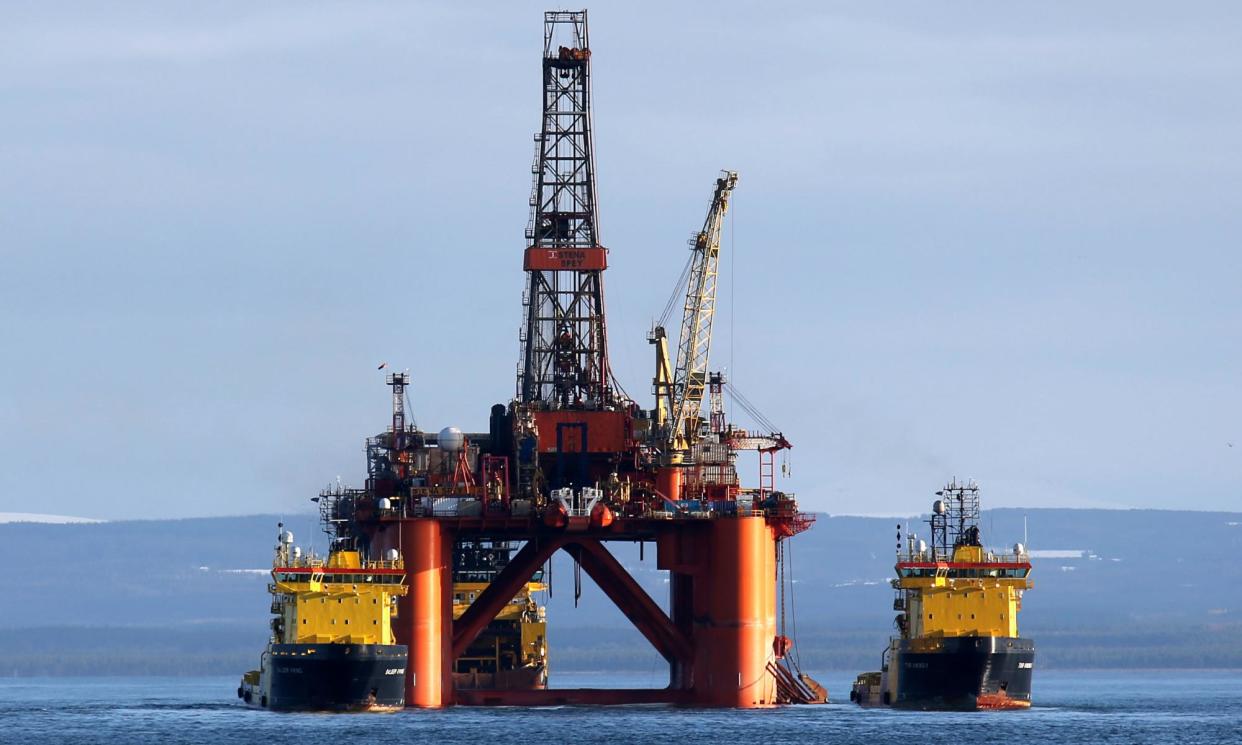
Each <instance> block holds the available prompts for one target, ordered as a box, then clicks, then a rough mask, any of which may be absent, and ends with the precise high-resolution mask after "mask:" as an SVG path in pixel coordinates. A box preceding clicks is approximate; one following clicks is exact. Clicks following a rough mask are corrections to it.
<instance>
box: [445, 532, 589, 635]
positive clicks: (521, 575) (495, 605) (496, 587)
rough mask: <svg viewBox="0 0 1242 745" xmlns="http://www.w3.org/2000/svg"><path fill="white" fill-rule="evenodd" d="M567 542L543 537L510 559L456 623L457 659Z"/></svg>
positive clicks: (529, 543)
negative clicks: (537, 570)
mask: <svg viewBox="0 0 1242 745" xmlns="http://www.w3.org/2000/svg"><path fill="white" fill-rule="evenodd" d="M564 542H565V539H564V538H560V537H553V538H541V539H535V540H530V541H527V542H526V545H524V546H522V548H521V550H520V551H518V552H517V553H516V554H514V555H513V557H512V558H511V559H509V563H508V564H507V565H506V566H505V568H504V569H502V570H501V572H500V574H498V575H496V578H495V579H494V580H492V582H491V584H489V585H488V586H487V588H486V589H484V590H483V592H481V593H479V596H478V597H476V598H475V599H474V602H472V603H471V604H470V607H469V608H467V609H466V612H465V613H462V614H461V618H459V619H457V620H456V621H455V622H454V623H453V659H457V658H458V657H461V656H462V655H463V654H465V653H466V649H467V648H469V647H470V643H471V642H473V641H474V640H475V639H476V638H478V636H479V634H480V633H482V631H483V629H485V628H487V625H488V624H489V623H491V622H492V619H494V618H495V617H496V615H497V614H499V613H500V611H501V610H502V609H503V608H504V607H505V606H506V605H508V604H509V602H510V601H512V600H513V597H514V596H515V595H517V594H518V591H519V590H521V589H522V586H523V585H525V584H526V583H527V582H529V581H530V578H531V576H532V575H533V574H534V573H535V570H536V569H538V568H539V567H540V566H542V565H543V563H544V562H545V561H547V560H548V558H549V557H551V556H552V554H554V553H556V551H557V549H559V548H560V547H561V546H562V545H563V544H564Z"/></svg>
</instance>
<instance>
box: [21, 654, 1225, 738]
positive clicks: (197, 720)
mask: <svg viewBox="0 0 1242 745" xmlns="http://www.w3.org/2000/svg"><path fill="white" fill-rule="evenodd" d="M816 677H818V678H819V679H820V680H821V681H822V682H823V683H824V684H825V685H826V686H827V687H828V690H829V693H830V695H831V696H832V697H833V698H834V701H833V703H831V704H829V705H827V706H790V707H783V708H779V709H769V710H751V711H721V710H695V709H680V708H675V707H669V706H655V705H650V706H617V707H589V706H555V707H543V708H530V709H525V708H465V707H458V708H453V709H445V710H440V711H418V710H407V711H404V712H399V713H393V714H276V713H271V712H267V711H260V710H256V709H251V708H248V707H246V706H244V705H243V704H242V703H241V702H240V701H238V699H237V698H236V690H237V680H236V679H235V678H7V679H3V680H0V743H15V744H16V743H23V744H24V743H65V744H67V745H73V744H76V743H107V744H108V745H120V744H122V743H185V744H186V745H199V744H202V743H212V744H215V743H229V744H233V743H267V744H279V743H298V744H299V745H317V744H319V743H324V744H329V743H330V744H331V745H341V743H347V742H366V743H394V744H395V743H418V742H429V743H440V744H450V743H471V744H472V745H478V744H479V743H486V744H487V745H548V744H549V743H561V742H566V743H631V742H641V743H662V742H675V743H679V744H689V743H713V745H723V744H724V743H746V744H747V745H768V744H769V743H801V744H803V745H810V744H811V743H853V742H858V743H901V744H902V745H935V744H937V743H946V744H948V743H953V744H955V745H956V744H958V743H1003V744H1004V745H1035V744H1036V743H1058V744H1065V743H1242V671H1208V672H1205V671H1184V672H1182V671H1177V672H1170V671H1108V672H1102V671H1090V672H1071V671H1054V670H1046V671H1038V672H1037V674H1036V676H1035V687H1034V700H1035V705H1034V707H1033V708H1032V709H1031V710H1029V711H1010V712H977V713H952V712H904V711H891V710H886V709H861V708H859V707H857V706H854V705H853V704H850V703H849V700H848V695H849V685H850V682H851V681H852V679H853V675H852V674H849V673H845V672H839V673H824V674H821V675H818V676H816ZM652 682H653V681H651V680H649V676H645V675H638V676H635V675H620V676H611V675H609V676H603V675H581V674H565V673H563V674H560V675H556V676H555V677H554V680H553V684H554V685H555V686H556V687H566V688H572V687H646V686H650V685H651V684H652Z"/></svg>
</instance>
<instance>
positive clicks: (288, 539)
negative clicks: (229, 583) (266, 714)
mask: <svg viewBox="0 0 1242 745" xmlns="http://www.w3.org/2000/svg"><path fill="white" fill-rule="evenodd" d="M404 583H405V569H404V564H403V562H402V560H401V557H400V554H399V552H397V551H396V550H395V549H390V550H389V551H388V552H387V553H386V556H385V558H384V559H383V560H378V561H368V560H365V559H364V558H363V557H362V554H361V553H360V552H359V551H358V550H357V549H356V548H355V547H354V546H352V545H350V543H349V541H348V539H335V540H333V542H332V544H331V547H330V549H329V552H328V556H327V557H326V558H319V557H316V556H314V555H313V554H311V555H307V556H303V555H302V551H301V549H299V548H297V547H295V546H294V545H293V534H292V533H291V532H290V531H287V530H284V526H283V525H278V536H277V542H276V548H275V557H274V559H273V561H272V582H271V583H270V584H269V585H268V588H267V589H268V592H269V593H271V595H272V616H273V617H272V619H271V628H272V635H271V638H270V640H269V641H268V645H267V648H266V649H265V650H264V651H263V654H262V656H261V657H260V662H259V669H258V670H251V671H250V672H247V673H246V674H245V675H244V676H242V680H241V685H240V686H238V688H237V696H238V698H240V699H242V700H243V701H245V702H246V703H247V704H250V705H253V706H257V707H261V708H265V709H273V710H283V711H297V710H308V711H316V710H321V711H383V710H395V709H399V708H401V707H403V706H404V705H405V668H406V659H407V651H406V647H405V645H402V644H396V643H395V642H394V639H393V630H392V619H393V618H394V617H395V615H396V612H397V605H396V602H397V598H398V597H400V596H402V595H404V594H405V593H406V586H405V584H404Z"/></svg>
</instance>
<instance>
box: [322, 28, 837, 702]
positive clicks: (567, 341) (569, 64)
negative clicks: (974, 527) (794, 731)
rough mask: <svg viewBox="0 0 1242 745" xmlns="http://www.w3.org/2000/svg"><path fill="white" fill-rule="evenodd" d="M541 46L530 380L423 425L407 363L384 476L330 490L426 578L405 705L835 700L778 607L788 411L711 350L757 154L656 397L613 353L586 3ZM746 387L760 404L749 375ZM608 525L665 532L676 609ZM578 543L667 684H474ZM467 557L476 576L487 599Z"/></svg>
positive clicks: (354, 521)
mask: <svg viewBox="0 0 1242 745" xmlns="http://www.w3.org/2000/svg"><path fill="white" fill-rule="evenodd" d="M542 64H543V121H542V128H541V131H540V132H539V134H537V135H536V136H535V143H536V150H537V153H536V157H535V161H534V164H533V166H532V172H533V174H534V186H533V190H532V194H531V199H530V205H531V217H530V222H529V224H528V226H527V228H526V249H525V255H524V262H523V268H524V270H525V272H526V280H527V282H526V288H525V291H524V293H523V308H524V313H525V323H524V326H523V330H522V332H521V347H522V356H521V361H520V364H519V372H518V378H517V386H516V397H515V399H514V400H513V401H512V402H510V403H509V404H508V405H504V404H496V405H494V406H492V407H491V412H490V417H489V426H488V431H487V432H474V433H463V432H461V431H459V430H456V429H454V428H444V429H443V430H440V431H438V432H425V431H423V430H420V429H419V428H418V427H417V426H416V425H415V424H414V423H413V421H412V417H409V416H407V386H408V384H409V375H408V373H392V374H389V375H388V376H387V383H388V384H389V385H390V386H391V388H392V397H393V407H392V422H391V426H390V427H389V428H388V429H387V431H385V432H382V433H380V434H378V435H376V436H375V437H372V438H370V439H369V440H368V441H367V456H368V478H367V481H366V485H365V487H364V488H361V489H347V488H342V487H333V488H329V489H328V490H325V491H324V492H323V493H322V494H321V495H320V496H319V497H318V501H319V504H320V509H321V510H322V511H323V514H324V517H325V519H326V521H327V522H328V524H329V525H330V526H331V531H332V534H333V540H334V545H347V546H349V547H350V549H351V550H356V551H359V552H360V553H361V555H362V556H364V557H367V556H369V557H376V556H384V555H396V553H395V552H399V554H400V555H401V556H402V557H404V571H405V585H406V586H407V587H408V592H406V593H405V594H404V595H402V596H400V598H399V600H398V605H397V609H398V610H397V616H396V618H395V620H394V621H393V630H394V633H395V636H396V641H397V642H398V643H400V644H403V645H406V646H407V647H408V665H407V668H406V670H405V705H406V706H416V707H441V706H449V705H454V704H468V705H543V704H554V703H589V704H621V703H648V702H665V703H675V704H683V705H690V706H705V707H743V708H752V707H769V706H774V705H778V704H781V703H795V702H804V703H809V702H813V701H821V700H823V698H824V696H823V689H822V688H821V687H819V686H818V684H816V683H815V682H814V681H813V680H811V679H810V678H808V677H806V676H805V675H802V674H801V673H800V672H799V671H798V670H797V669H796V666H794V665H792V664H791V663H790V659H789V656H788V655H787V653H788V652H789V649H790V645H791V642H790V640H789V639H788V638H786V637H785V636H784V635H783V628H781V627H780V625H778V611H777V606H778V557H779V554H780V544H781V542H782V541H784V540H787V539H789V538H790V537H792V536H794V535H795V534H797V533H799V532H801V531H803V530H806V529H807V528H808V527H810V524H811V523H812V521H813V517H812V516H810V515H807V514H805V513H801V512H799V510H798V507H797V503H796V502H795V500H794V497H793V495H792V494H785V493H782V492H780V491H778V490H777V489H776V488H775V486H776V484H775V480H776V470H777V468H776V461H775V458H776V454H777V453H779V452H780V451H782V450H785V449H787V448H789V447H791V445H790V443H789V441H788V440H787V439H786V438H785V437H784V435H782V434H781V433H780V432H779V431H775V428H765V430H764V431H750V430H747V429H743V428H740V427H735V426H733V425H731V424H729V423H728V422H726V420H725V407H724V403H723V397H724V394H725V391H726V390H728V389H729V388H730V386H729V385H728V383H727V382H726V381H725V378H724V376H723V375H722V374H720V373H716V372H709V370H708V364H709V350H710V347H711V339H712V326H713V320H714V317H715V306H716V284H717V275H718V267H719V257H720V238H721V230H722V226H723V220H724V216H725V214H726V211H727V210H728V206H729V198H730V195H731V193H732V192H733V189H734V187H735V186H736V184H737V174H736V173H733V172H729V171H726V172H724V173H723V174H722V175H721V176H720V178H719V179H717V181H716V183H715V188H714V190H713V193H712V198H711V203H710V207H709V209H708V212H707V216H706V219H705V221H704V223H703V226H702V229H701V230H700V231H699V232H698V233H697V234H696V235H695V237H694V238H693V239H692V240H691V250H690V256H689V261H688V262H687V267H686V270H685V272H684V273H683V280H682V281H683V282H684V285H685V292H684V295H683V296H684V303H683V304H682V319H681V327H680V335H679V337H678V339H677V341H676V357H675V358H674V357H673V356H672V354H671V352H670V341H669V336H668V334H667V333H666V331H665V328H664V323H665V322H666V321H667V319H668V317H669V315H671V309H672V307H673V306H674V305H675V304H676V303H675V302H670V310H669V311H666V313H665V318H664V319H663V320H661V322H660V323H659V324H658V325H656V326H654V327H653V329H652V332H651V334H650V335H649V337H648V341H649V342H650V343H651V345H652V347H653V348H654V352H655V355H654V356H655V374H654V376H653V392H654V394H655V403H654V406H653V407H652V408H644V407H642V406H640V405H639V404H637V403H636V402H634V401H633V400H631V399H630V398H628V397H627V396H626V395H625V394H624V393H623V391H622V388H621V386H620V385H618V384H617V383H616V381H615V380H614V378H613V376H612V373H611V371H610V368H609V363H608V338H607V324H606V323H605V313H604V282H603V276H604V271H605V270H606V269H607V266H608V249H607V248H605V247H604V245H603V244H602V242H601V240H600V236H599V234H598V229H597V226H598V224H599V222H598V211H597V210H598V207H597V203H596V188H595V158H594V152H593V131H592V126H593V122H592V116H591V85H590V69H591V47H590V44H589V40H588V33H587V14H586V11H574V12H570V11H556V12H548V13H546V14H545V17H544V45H543V59H542ZM679 286H680V284H679ZM677 294H678V295H681V293H677ZM705 398H707V399H708V404H709V406H708V414H707V416H704V415H703V408H704V399H705ZM734 400H735V401H736V402H737V403H738V404H739V405H740V406H741V407H742V408H744V409H746V410H747V411H752V412H753V407H752V406H751V405H750V404H749V402H747V401H746V400H745V399H744V398H742V397H740V394H735V397H734ZM758 421H760V422H761V423H763V424H766V420H764V419H763V418H762V416H761V415H758ZM761 426H762V424H761ZM744 451H755V452H757V453H758V459H759V465H760V468H759V471H760V474H759V482H758V486H757V487H753V488H743V487H742V486H741V484H740V483H739V479H738V472H737V459H738V455H739V453H741V452H744ZM610 541H631V542H640V543H641V544H644V545H645V544H648V543H650V544H654V547H655V554H656V560H657V566H658V568H659V569H661V570H665V571H667V572H668V575H669V585H670V596H669V598H668V604H667V608H668V611H667V612H666V611H665V610H664V608H662V607H661V604H660V603H658V602H656V601H655V600H654V599H652V598H651V597H650V596H649V595H648V594H647V593H646V592H645V591H644V590H643V588H642V587H641V586H640V585H639V584H638V582H636V581H635V579H634V578H633V577H632V576H630V574H629V573H628V572H627V571H626V569H625V568H624V567H623V566H622V564H621V563H620V562H618V561H617V559H616V558H615V557H614V556H613V554H612V553H611V552H609V550H608V549H607V547H606V544H607V543H608V542H610ZM394 550H395V551H394ZM558 551H565V552H567V553H568V554H569V555H570V556H571V557H572V559H573V561H574V562H575V563H576V565H577V567H579V568H580V569H581V570H582V571H585V572H586V574H587V575H588V576H590V577H591V578H592V579H593V580H594V581H595V582H596V583H597V584H598V585H599V587H600V588H601V589H602V590H603V592H604V593H605V594H606V595H607V596H608V597H609V598H610V599H611V600H612V601H613V602H614V603H616V604H617V606H618V607H619V608H620V609H621V610H622V611H623V612H624V613H625V615H626V616H627V617H628V618H629V620H630V621H631V622H632V623H633V624H634V626H635V627H636V628H637V629H638V630H639V631H640V632H641V633H642V634H643V635H644V636H645V637H646V639H647V640H648V641H649V642H650V643H651V644H652V645H653V646H654V648H655V649H656V650H657V651H658V652H659V653H660V654H661V655H662V656H663V657H664V659H666V660H667V661H668V665H669V683H668V686H667V687H665V688H660V689H652V690H632V689H625V690H601V689H589V690H584V689H547V688H545V687H543V686H542V685H539V684H537V682H536V681H534V680H533V679H532V680H531V681H530V684H529V685H516V686H505V687H501V686H496V687H491V688H489V687H485V686H481V685H478V684H477V681H476V684H474V685H469V686H466V685H463V684H462V683H463V678H462V673H461V672H460V671H459V670H457V669H456V668H455V664H456V662H457V661H458V660H460V659H462V658H464V657H466V656H468V653H469V652H470V650H471V649H472V645H474V646H477V643H478V640H479V639H480V636H481V635H484V634H486V633H487V632H488V629H489V626H492V625H493V622H494V620H495V619H496V618H497V617H498V615H500V614H502V612H503V611H505V610H506V608H510V607H511V606H512V604H513V603H514V602H515V598H518V599H519V600H520V599H521V598H523V597H526V596H525V595H524V592H525V591H526V589H527V588H529V587H531V586H532V583H535V582H538V581H539V579H540V576H541V575H540V574H539V573H540V570H541V568H542V567H543V566H544V564H545V563H546V562H548V561H549V559H550V558H551V557H552V556H553V554H555V553H556V552H558ZM466 570H469V571H470V572H473V573H472V574H469V577H470V578H472V579H473V580H475V584H474V585H472V586H471V587H472V592H471V597H470V598H469V599H468V604H466V603H464V602H463V598H462V597H461V594H462V593H461V589H460V586H461V582H460V580H461V579H462V577H463V574H462V572H463V571H466ZM455 579H456V580H457V581H456V582H455ZM480 579H481V580H482V581H480ZM455 588H456V591H455ZM455 601H456V602H455ZM455 604H456V605H457V610H456V612H455V610H454V606H455ZM463 606H465V607H463ZM539 629H540V630H542V626H539ZM542 643H543V639H538V640H527V639H522V640H521V644H522V645H523V646H524V647H525V646H530V645H536V644H542Z"/></svg>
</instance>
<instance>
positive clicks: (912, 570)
mask: <svg viewBox="0 0 1242 745" xmlns="http://www.w3.org/2000/svg"><path fill="white" fill-rule="evenodd" d="M936 496H937V497H939V499H937V500H936V502H935V505H934V506H933V510H932V516H931V519H930V520H929V521H928V522H929V524H930V526H931V532H932V540H931V545H930V546H928V545H927V543H926V542H925V541H922V540H919V539H918V537H917V536H914V535H910V536H908V537H907V539H906V541H905V549H906V550H905V551H904V553H903V552H902V551H901V550H900V547H901V546H902V540H901V536H900V532H899V533H898V540H897V544H898V546H899V549H898V557H897V566H896V570H897V578H896V579H894V580H893V588H894V589H895V590H897V597H896V599H895V600H894V601H893V608H894V610H897V611H900V613H899V614H898V615H897V618H896V619H895V623H896V625H897V629H898V631H899V632H900V634H899V635H897V636H894V637H893V638H892V639H891V640H890V642H889V646H888V648H887V649H885V651H884V658H883V665H882V669H881V670H880V671H878V672H870V673H863V674H862V675H859V676H858V679H857V680H856V681H855V682H854V686H853V689H852V690H851V691H850V700H852V701H855V702H857V703H859V704H862V705H864V706H894V707H899V708H908V709H966V710H975V709H1025V708H1029V707H1030V705H1031V676H1032V671H1033V669H1034V667H1035V645H1034V643H1033V642H1032V641H1031V640H1030V639H1023V638H1021V637H1020V636H1018V612H1019V611H1020V610H1021V609H1022V594H1023V592H1024V591H1026V590H1028V589H1030V587H1031V584H1030V580H1029V579H1027V577H1028V575H1029V574H1030V572H1031V562H1030V557H1029V556H1028V555H1027V553H1026V548H1025V546H1023V545H1022V544H1021V543H1018V544H1015V545H1014V547H1013V551H1012V553H1006V554H997V553H994V552H992V551H988V550H987V549H985V548H984V547H983V544H982V541H981V540H980V534H979V487H978V486H977V485H975V484H974V483H973V482H971V483H969V484H964V485H962V484H958V483H957V482H953V483H950V484H949V485H948V486H946V487H945V488H944V489H943V490H942V491H939V492H936ZM898 530H899V531H900V528H898Z"/></svg>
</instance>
